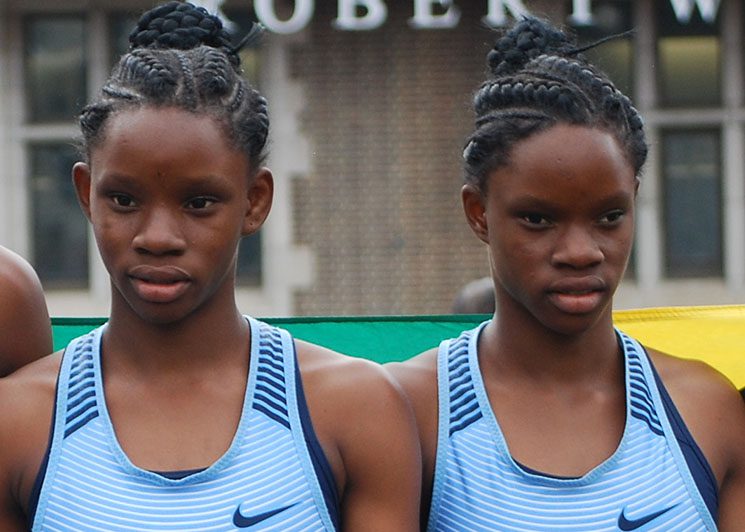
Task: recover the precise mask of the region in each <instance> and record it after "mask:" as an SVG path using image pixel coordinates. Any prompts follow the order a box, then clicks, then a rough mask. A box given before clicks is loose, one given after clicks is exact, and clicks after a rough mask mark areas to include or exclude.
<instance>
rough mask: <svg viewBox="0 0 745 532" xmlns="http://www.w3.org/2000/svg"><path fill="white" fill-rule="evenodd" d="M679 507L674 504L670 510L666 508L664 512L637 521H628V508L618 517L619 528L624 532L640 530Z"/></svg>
mask: <svg viewBox="0 0 745 532" xmlns="http://www.w3.org/2000/svg"><path fill="white" fill-rule="evenodd" d="M676 506H678V505H677V504H673V505H672V506H670V507H669V508H665V509H663V510H658V511H656V512H654V513H651V514H648V515H645V516H642V517H639V518H637V519H628V518H627V517H626V508H624V509H623V510H621V515H619V516H618V528H620V529H621V530H623V531H624V532H628V531H629V530H638V529H639V528H641V527H643V526H644V525H646V524H647V523H649V522H650V521H652V520H654V519H657V518H658V517H659V516H661V515H662V514H665V513H667V512H669V511H670V510H672V509H673V508H675V507H676Z"/></svg>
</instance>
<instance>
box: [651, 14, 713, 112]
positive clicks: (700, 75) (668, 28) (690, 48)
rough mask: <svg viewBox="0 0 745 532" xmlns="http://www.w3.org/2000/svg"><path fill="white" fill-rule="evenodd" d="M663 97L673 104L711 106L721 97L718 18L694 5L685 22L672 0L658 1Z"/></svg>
mask: <svg viewBox="0 0 745 532" xmlns="http://www.w3.org/2000/svg"><path fill="white" fill-rule="evenodd" d="M656 6H657V28H658V35H659V39H658V41H657V55H658V67H659V68H658V72H659V83H660V101H661V102H662V103H663V104H664V105H666V106H671V107H682V106H711V105H718V104H719V102H720V101H721V69H722V65H721V61H722V60H721V46H720V40H719V24H718V22H717V21H704V20H702V19H701V15H700V11H699V9H697V8H694V9H693V11H692V16H691V19H690V20H689V21H686V22H681V21H679V20H678V18H677V17H676V15H675V12H674V10H673V7H672V5H671V3H670V2H657V3H656Z"/></svg>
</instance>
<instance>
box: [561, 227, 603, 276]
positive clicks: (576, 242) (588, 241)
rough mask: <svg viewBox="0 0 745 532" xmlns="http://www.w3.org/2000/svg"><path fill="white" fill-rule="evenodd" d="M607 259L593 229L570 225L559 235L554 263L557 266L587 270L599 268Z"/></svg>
mask: <svg viewBox="0 0 745 532" xmlns="http://www.w3.org/2000/svg"><path fill="white" fill-rule="evenodd" d="M604 259H605V255H604V254H603V250H602V249H601V247H600V245H599V243H598V240H597V236H596V235H595V234H594V231H593V230H592V228H588V227H582V226H579V225H570V226H568V227H567V228H566V229H565V230H564V231H563V232H561V233H560V234H559V238H558V240H557V242H556V246H555V248H554V252H553V256H552V262H553V264H554V265H555V266H568V267H571V268H574V269H578V270H581V269H586V268H591V267H593V266H597V265H598V264H600V263H601V262H602V261H603V260H604Z"/></svg>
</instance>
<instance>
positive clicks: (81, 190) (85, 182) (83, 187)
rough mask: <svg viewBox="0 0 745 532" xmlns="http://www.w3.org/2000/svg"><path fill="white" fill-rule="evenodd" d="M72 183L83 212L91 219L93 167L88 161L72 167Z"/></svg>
mask: <svg viewBox="0 0 745 532" xmlns="http://www.w3.org/2000/svg"><path fill="white" fill-rule="evenodd" d="M72 183H73V185H74V186H75V194H76V195H77V197H78V203H79V204H80V208H81V209H82V210H83V214H85V217H86V218H88V221H90V219H91V167H90V166H88V165H87V164H86V163H80V162H78V163H75V165H74V166H73V167H72Z"/></svg>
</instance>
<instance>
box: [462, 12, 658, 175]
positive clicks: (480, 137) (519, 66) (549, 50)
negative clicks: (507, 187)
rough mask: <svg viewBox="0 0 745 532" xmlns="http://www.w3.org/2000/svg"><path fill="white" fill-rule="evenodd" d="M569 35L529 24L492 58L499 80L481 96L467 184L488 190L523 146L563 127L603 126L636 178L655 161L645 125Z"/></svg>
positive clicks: (505, 38)
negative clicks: (517, 147) (516, 148)
mask: <svg viewBox="0 0 745 532" xmlns="http://www.w3.org/2000/svg"><path fill="white" fill-rule="evenodd" d="M579 51H580V50H579V48H577V46H576V44H575V43H574V42H573V41H572V40H571V39H570V38H569V36H568V35H566V34H565V33H563V32H562V31H560V30H558V29H556V28H554V27H553V26H551V25H550V24H549V23H548V22H545V21H543V20H540V19H537V18H530V17H529V18H525V19H523V20H521V21H520V22H518V23H517V24H515V26H514V27H513V28H512V29H510V30H509V31H507V32H506V33H505V34H504V35H502V36H501V37H500V38H499V39H498V40H497V42H496V44H495V45H494V48H493V49H492V50H491V51H490V52H489V54H488V57H487V61H488V63H489V66H490V69H491V72H492V78H491V79H489V80H487V81H486V82H485V83H483V84H482V85H481V87H480V88H479V89H478V90H477V91H476V93H475V95H474V101H473V105H474V110H475V111H476V115H477V117H476V124H475V125H476V130H475V131H474V132H473V133H472V134H471V136H470V137H469V138H468V140H467V142H466V147H465V149H464V151H463V157H464V162H465V179H466V181H467V182H469V183H474V184H476V185H477V186H479V187H481V188H485V187H486V182H487V177H488V175H489V174H490V173H491V172H492V171H494V170H495V169H496V168H499V167H500V166H503V165H506V164H509V155H510V153H511V151H512V148H513V146H514V145H515V143H517V142H519V141H521V140H523V139H525V138H527V137H529V136H530V135H533V134H535V133H537V132H539V131H542V130H545V129H547V128H549V127H551V126H552V125H555V124H557V123H568V124H578V125H586V126H589V127H599V128H603V129H605V130H607V131H609V132H610V133H612V134H613V135H614V136H615V137H616V138H617V139H618V141H619V143H620V145H621V147H622V148H623V149H624V152H625V153H626V156H627V157H628V160H629V161H630V162H631V164H633V166H634V170H635V172H636V174H637V175H638V173H639V172H640V170H641V168H642V166H643V165H644V162H645V160H646V156H647V144H646V139H645V135H644V129H643V121H642V119H641V116H640V115H639V113H638V112H637V110H636V109H634V107H633V105H632V104H631V101H630V100H629V98H628V97H627V96H625V95H624V94H622V93H621V92H620V91H619V90H618V89H616V87H615V86H614V85H613V83H612V82H611V81H610V80H609V79H608V77H607V76H605V74H603V73H602V72H600V71H599V70H597V69H596V68H595V67H594V66H592V65H591V64H590V63H588V62H587V61H586V60H585V59H584V57H582V55H581V54H580V53H579Z"/></svg>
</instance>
